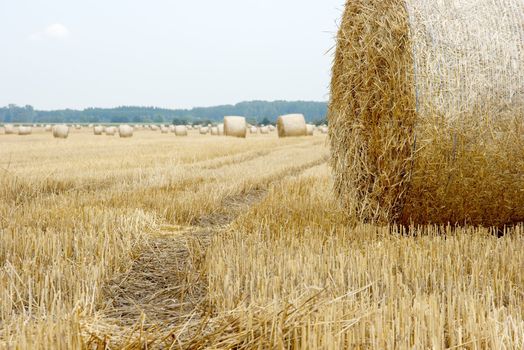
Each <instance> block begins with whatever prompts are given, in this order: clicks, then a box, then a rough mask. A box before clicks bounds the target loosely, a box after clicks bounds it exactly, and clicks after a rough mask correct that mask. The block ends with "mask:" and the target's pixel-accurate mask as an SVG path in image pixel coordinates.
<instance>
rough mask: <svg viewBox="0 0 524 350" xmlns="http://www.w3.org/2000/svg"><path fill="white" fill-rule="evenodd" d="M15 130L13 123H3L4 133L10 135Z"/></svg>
mask: <svg viewBox="0 0 524 350" xmlns="http://www.w3.org/2000/svg"><path fill="white" fill-rule="evenodd" d="M15 132H16V129H15V127H14V125H13V124H5V125H4V133H5V134H6V135H11V134H14V133H15Z"/></svg>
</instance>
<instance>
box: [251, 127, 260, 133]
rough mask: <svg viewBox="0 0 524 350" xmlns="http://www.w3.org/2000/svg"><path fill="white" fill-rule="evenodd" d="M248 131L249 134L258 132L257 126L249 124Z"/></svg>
mask: <svg viewBox="0 0 524 350" xmlns="http://www.w3.org/2000/svg"><path fill="white" fill-rule="evenodd" d="M249 133H250V134H256V133H258V128H257V127H256V126H251V127H250V128H249Z"/></svg>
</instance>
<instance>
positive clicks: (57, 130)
mask: <svg viewBox="0 0 524 350" xmlns="http://www.w3.org/2000/svg"><path fill="white" fill-rule="evenodd" d="M68 136H69V127H68V126H67V125H65V124H60V125H55V126H53V137H54V138H56V139H67V137H68Z"/></svg>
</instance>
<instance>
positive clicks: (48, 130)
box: [44, 124, 53, 132]
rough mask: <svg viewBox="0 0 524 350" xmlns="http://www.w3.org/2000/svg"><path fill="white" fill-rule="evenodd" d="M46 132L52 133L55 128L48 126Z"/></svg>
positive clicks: (45, 128)
mask: <svg viewBox="0 0 524 350" xmlns="http://www.w3.org/2000/svg"><path fill="white" fill-rule="evenodd" d="M44 131H46V132H51V131H53V127H52V126H51V125H50V124H47V125H46V126H45V127H44Z"/></svg>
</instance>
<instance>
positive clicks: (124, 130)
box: [118, 124, 134, 138]
mask: <svg viewBox="0 0 524 350" xmlns="http://www.w3.org/2000/svg"><path fill="white" fill-rule="evenodd" d="M133 131H134V129H133V127H132V126H131V125H126V124H123V125H120V126H119V127H118V134H119V135H120V137H122V138H128V137H133Z"/></svg>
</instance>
